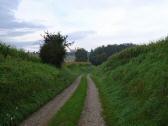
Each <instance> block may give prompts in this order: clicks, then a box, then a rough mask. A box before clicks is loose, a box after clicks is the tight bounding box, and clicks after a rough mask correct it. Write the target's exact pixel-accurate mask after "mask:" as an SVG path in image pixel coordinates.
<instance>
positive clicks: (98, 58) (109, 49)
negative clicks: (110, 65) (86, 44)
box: [89, 43, 136, 65]
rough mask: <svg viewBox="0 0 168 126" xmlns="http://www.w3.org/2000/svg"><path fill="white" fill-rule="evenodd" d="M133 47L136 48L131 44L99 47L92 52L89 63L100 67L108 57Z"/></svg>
mask: <svg viewBox="0 0 168 126" xmlns="http://www.w3.org/2000/svg"><path fill="white" fill-rule="evenodd" d="M133 46H136V45H134V44H131V43H126V44H120V45H117V44H115V45H107V46H101V47H97V48H96V49H94V50H91V52H90V55H89V61H90V62H91V63H92V64H93V65H100V64H102V63H103V62H105V61H106V60H107V59H108V57H110V56H111V55H113V54H115V53H118V52H120V51H122V50H123V49H126V48H129V47H133Z"/></svg>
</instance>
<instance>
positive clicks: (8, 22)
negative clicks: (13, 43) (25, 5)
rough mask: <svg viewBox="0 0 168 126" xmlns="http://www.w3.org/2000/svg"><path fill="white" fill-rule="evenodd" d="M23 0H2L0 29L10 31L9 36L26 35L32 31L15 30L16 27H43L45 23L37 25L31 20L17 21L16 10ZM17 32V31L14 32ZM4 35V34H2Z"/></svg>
mask: <svg viewBox="0 0 168 126" xmlns="http://www.w3.org/2000/svg"><path fill="white" fill-rule="evenodd" d="M20 1H21V0H12V1H11V0H0V17H1V20H0V30H1V32H2V29H4V30H5V31H8V32H7V33H9V34H8V35H9V36H16V35H18V36H19V35H24V34H27V33H30V31H21V30H20V31H19V32H17V31H15V30H16V29H23V28H29V29H42V28H44V26H43V25H35V24H33V23H29V22H23V21H19V22H18V21H17V20H16V18H15V17H14V10H16V9H17V7H18V5H19V3H20ZM14 32H16V33H14ZM1 36H2V35H1Z"/></svg>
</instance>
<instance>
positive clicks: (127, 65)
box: [93, 38, 168, 126]
mask: <svg viewBox="0 0 168 126" xmlns="http://www.w3.org/2000/svg"><path fill="white" fill-rule="evenodd" d="M93 77H94V79H95V81H96V84H97V86H98V88H99V91H100V95H101V100H102V103H103V109H104V111H103V114H104V117H105V120H106V123H107V125H108V126H167V120H168V108H167V106H168V39H167V38H166V39H163V40H159V41H158V42H156V43H152V44H149V45H142V46H139V47H135V48H131V49H126V50H124V51H122V52H121V53H118V54H116V55H114V56H112V57H111V58H110V59H109V60H108V61H107V62H106V63H104V64H103V65H102V66H100V67H99V68H98V69H97V70H96V71H95V72H94V74H93Z"/></svg>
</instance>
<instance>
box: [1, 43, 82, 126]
mask: <svg viewBox="0 0 168 126" xmlns="http://www.w3.org/2000/svg"><path fill="white" fill-rule="evenodd" d="M71 65H73V64H71ZM71 65H70V66H69V67H67V66H66V65H65V66H64V67H63V68H62V69H57V68H55V67H53V66H50V65H47V64H43V63H41V62H40V59H39V58H38V57H37V56H34V55H32V54H30V53H26V52H24V51H23V50H17V49H15V48H12V47H10V46H7V45H5V44H0V126H11V125H18V124H19V123H20V122H21V121H22V120H24V119H25V118H26V117H28V116H29V115H30V114H31V113H33V112H34V111H36V110H38V109H39V108H40V107H41V106H42V105H44V104H45V103H47V102H48V101H49V100H51V99H52V98H53V97H54V96H56V95H57V94H59V93H60V92H61V91H62V90H64V89H65V88H66V87H68V86H69V85H70V84H71V83H72V82H73V81H74V80H75V79H76V77H77V76H78V75H79V74H80V72H81V71H80V67H78V66H76V67H71Z"/></svg>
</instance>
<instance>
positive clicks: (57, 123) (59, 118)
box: [49, 77, 87, 126]
mask: <svg viewBox="0 0 168 126" xmlns="http://www.w3.org/2000/svg"><path fill="white" fill-rule="evenodd" d="M86 90H87V85H86V77H83V78H82V80H81V83H80V85H79V87H78V88H77V90H76V91H75V93H74V94H73V95H72V97H71V98H70V99H69V100H68V101H67V103H65V105H64V106H63V107H62V108H61V109H60V110H59V111H58V113H57V114H56V115H55V116H54V117H53V119H52V120H51V121H50V123H49V126H77V125H78V121H79V119H80V115H81V112H82V110H83V107H84V101H85V97H86Z"/></svg>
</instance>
